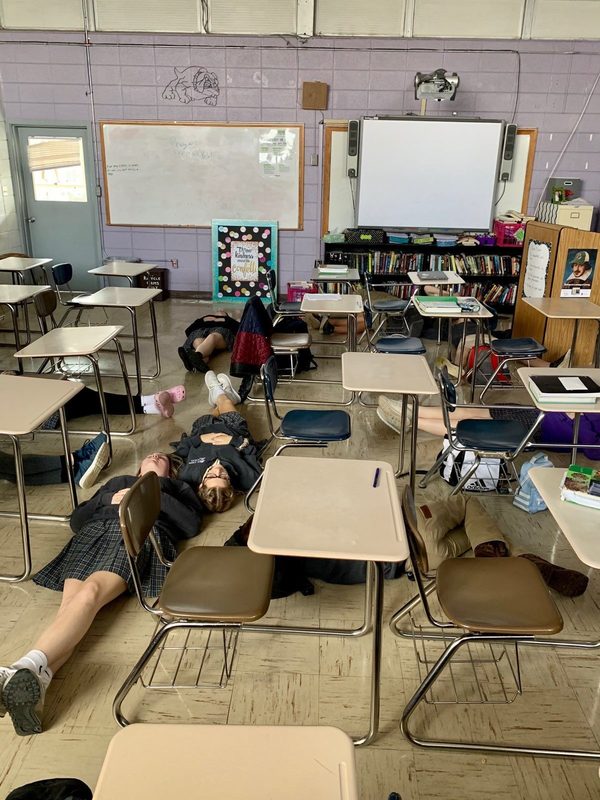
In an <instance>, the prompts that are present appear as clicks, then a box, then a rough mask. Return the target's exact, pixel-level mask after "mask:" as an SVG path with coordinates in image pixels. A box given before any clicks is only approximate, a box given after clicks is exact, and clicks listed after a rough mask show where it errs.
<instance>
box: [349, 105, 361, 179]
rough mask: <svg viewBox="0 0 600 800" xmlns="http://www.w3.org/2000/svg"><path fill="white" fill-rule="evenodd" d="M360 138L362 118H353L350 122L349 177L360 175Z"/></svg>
mask: <svg viewBox="0 0 600 800" xmlns="http://www.w3.org/2000/svg"><path fill="white" fill-rule="evenodd" d="M359 139H360V120H358V119H351V120H350V122H349V123H348V153H347V155H346V172H347V174H348V177H349V178H356V177H357V176H358V145H359Z"/></svg>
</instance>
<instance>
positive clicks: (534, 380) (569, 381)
mask: <svg viewBox="0 0 600 800" xmlns="http://www.w3.org/2000/svg"><path fill="white" fill-rule="evenodd" d="M529 386H530V388H531V391H532V393H533V395H534V397H535V398H536V400H539V401H540V402H543V403H582V404H587V405H590V404H591V403H595V402H596V400H597V399H598V398H599V397H600V386H598V384H597V383H596V381H594V380H592V378H589V377H588V376H587V375H531V376H530V378H529Z"/></svg>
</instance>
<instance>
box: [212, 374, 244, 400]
mask: <svg viewBox="0 0 600 800" xmlns="http://www.w3.org/2000/svg"><path fill="white" fill-rule="evenodd" d="M217 380H218V381H219V384H220V385H221V388H222V389H223V391H224V392H225V394H226V395H227V397H228V398H229V399H230V400H231V402H232V403H233V405H234V406H237V405H238V403H241V402H242V398H241V397H240V396H239V394H238V393H237V392H236V390H235V389H234V388H233V385H232V383H231V378H230V377H229V375H226V374H225V373H224V372H219V374H218V375H217Z"/></svg>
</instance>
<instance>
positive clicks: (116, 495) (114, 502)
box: [110, 489, 129, 506]
mask: <svg viewBox="0 0 600 800" xmlns="http://www.w3.org/2000/svg"><path fill="white" fill-rule="evenodd" d="M128 491H129V489H120V490H119V491H118V492H115V493H114V494H113V496H112V500H111V501H110V502H111V505H113V506H118V505H119V503H120V502H121V500H122V499H123V498H124V497H125V495H126V494H127V492H128Z"/></svg>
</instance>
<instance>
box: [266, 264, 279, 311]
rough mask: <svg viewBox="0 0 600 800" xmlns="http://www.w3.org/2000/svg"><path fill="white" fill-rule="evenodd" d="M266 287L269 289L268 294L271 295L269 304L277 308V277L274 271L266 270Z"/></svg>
mask: <svg viewBox="0 0 600 800" xmlns="http://www.w3.org/2000/svg"><path fill="white" fill-rule="evenodd" d="M266 276H267V286H268V287H269V294H270V295H271V302H272V303H273V306H274V307H275V308H276V307H277V275H276V274H275V270H274V269H267V272H266Z"/></svg>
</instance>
